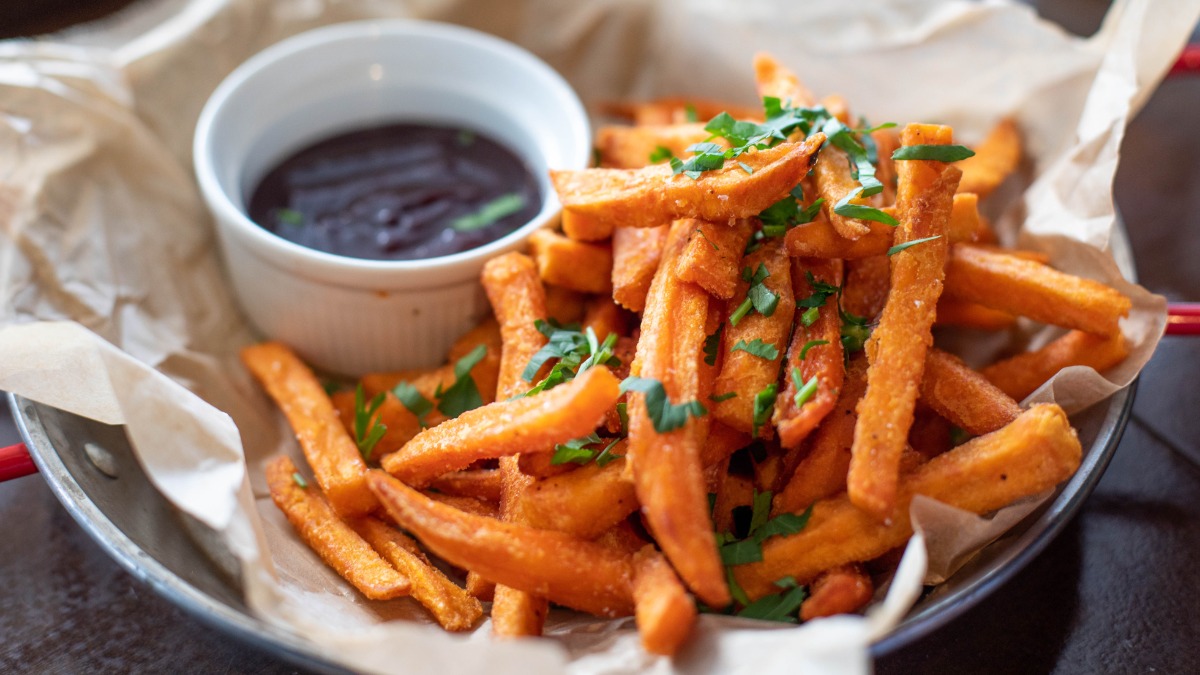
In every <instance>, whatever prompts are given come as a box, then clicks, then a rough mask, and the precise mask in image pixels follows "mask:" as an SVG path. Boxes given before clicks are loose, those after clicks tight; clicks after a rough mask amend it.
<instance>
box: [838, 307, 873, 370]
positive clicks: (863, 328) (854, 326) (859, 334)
mask: <svg viewBox="0 0 1200 675" xmlns="http://www.w3.org/2000/svg"><path fill="white" fill-rule="evenodd" d="M838 312H839V314H841V317H842V331H841V333H842V349H844V350H845V354H846V358H847V359H849V358H850V354H851V353H853V352H856V351H859V350H860V349H862V348H863V345H864V344H866V342H867V338H869V337H871V329H870V327H868V326H867V320H866V319H865V318H864V317H861V316H855V315H853V314H851V313H850V312H847V311H845V310H842V309H839V310H838Z"/></svg>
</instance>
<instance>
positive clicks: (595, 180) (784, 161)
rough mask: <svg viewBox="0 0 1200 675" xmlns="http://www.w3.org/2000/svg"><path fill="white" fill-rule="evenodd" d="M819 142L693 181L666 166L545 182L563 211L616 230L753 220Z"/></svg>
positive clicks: (784, 148)
mask: <svg viewBox="0 0 1200 675" xmlns="http://www.w3.org/2000/svg"><path fill="white" fill-rule="evenodd" d="M824 142H825V136H824V134H819V133H817V134H813V135H812V136H810V137H808V138H807V139H806V140H805V141H803V142H801V143H781V144H779V145H777V146H775V147H774V148H769V149H766V150H759V151H757V152H748V153H746V154H743V155H742V156H741V157H740V158H739V159H738V161H737V162H728V163H726V166H725V168H723V169H719V170H716V171H707V172H705V173H704V174H703V175H702V176H700V177H699V178H697V179H692V178H689V177H687V176H685V175H683V174H679V175H672V173H671V167H669V166H665V165H655V166H648V167H645V168H642V169H585V170H582V171H551V172H550V179H551V181H552V182H553V183H554V189H555V190H556V191H557V192H558V197H559V199H560V200H561V201H562V204H563V207H564V208H565V209H567V210H568V211H576V212H579V213H582V214H585V215H587V216H590V217H592V218H596V219H602V220H608V221H611V222H612V223H613V225H614V226H618V227H655V226H657V225H662V224H663V223H666V222H669V221H671V220H674V219H676V218H699V219H701V220H708V221H712V222H724V221H727V220H729V219H730V218H749V217H751V216H757V215H758V214H759V213H760V212H761V211H762V210H763V209H765V208H767V207H768V206H770V205H771V204H774V203H775V202H776V201H778V200H779V199H780V198H781V197H783V195H785V194H786V193H787V192H788V191H789V190H791V189H792V188H793V187H795V186H796V183H799V182H800V179H801V178H803V177H804V175H805V174H807V173H808V170H809V167H810V166H811V164H812V161H813V157H814V155H815V153H816V152H817V150H818V149H820V147H821V144H822V143H824ZM740 164H745V165H746V166H747V167H749V169H750V171H751V172H752V173H747V172H746V170H745V169H743V168H742V167H741V166H740Z"/></svg>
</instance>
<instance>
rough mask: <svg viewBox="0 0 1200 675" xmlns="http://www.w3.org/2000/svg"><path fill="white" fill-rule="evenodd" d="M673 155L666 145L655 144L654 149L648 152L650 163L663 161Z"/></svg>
mask: <svg viewBox="0 0 1200 675" xmlns="http://www.w3.org/2000/svg"><path fill="white" fill-rule="evenodd" d="M674 157H675V153H673V152H671V149H670V148H668V147H666V146H665V145H656V146H654V150H653V151H652V152H651V153H650V163H651V164H658V163H659V162H665V161H667V160H669V159H672V158H674Z"/></svg>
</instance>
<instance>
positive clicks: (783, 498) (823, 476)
mask: <svg viewBox="0 0 1200 675" xmlns="http://www.w3.org/2000/svg"><path fill="white" fill-rule="evenodd" d="M866 389H867V359H866V357H865V356H864V355H862V354H861V353H860V354H858V355H857V356H856V357H854V358H853V359H851V360H850V366H849V368H847V369H846V379H845V383H844V384H843V385H842V390H841V392H840V393H839V395H838V400H837V404H836V405H835V406H834V409H833V412H831V413H830V414H829V415H828V416H827V419H826V420H825V422H824V424H822V425H821V426H819V427H817V430H816V432H815V433H813V435H812V436H811V438H810V439H809V442H808V447H809V449H808V454H807V455H805V456H804V458H803V459H801V460H800V463H799V464H797V465H796V468H795V470H794V471H792V475H791V478H790V479H788V481H787V483H786V484H785V485H784V487H783V489H782V490H780V491H779V492H778V493H777V494H776V495H775V500H774V501H773V502H772V504H771V513H772V514H774V515H779V514H780V513H803V512H804V509H806V508H808V507H809V505H811V504H814V503H816V502H817V500H820V499H826V498H828V497H832V496H834V495H836V494H838V493H839V492H844V491H845V490H846V472H847V471H848V470H849V469H850V446H851V444H853V442H854V424H855V422H857V421H858V415H857V413H855V411H854V409H855V407H856V406H857V405H858V400H859V399H861V398H862V395H863V392H865V391H866Z"/></svg>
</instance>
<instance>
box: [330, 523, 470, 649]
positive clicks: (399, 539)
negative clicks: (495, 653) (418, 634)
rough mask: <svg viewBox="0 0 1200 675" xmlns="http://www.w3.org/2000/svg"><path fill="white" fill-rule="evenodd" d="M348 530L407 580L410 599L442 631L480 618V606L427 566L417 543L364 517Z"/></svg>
mask: <svg viewBox="0 0 1200 675" xmlns="http://www.w3.org/2000/svg"><path fill="white" fill-rule="evenodd" d="M349 524H350V526H351V527H352V528H354V531H355V532H357V533H358V536H360V537H362V538H363V539H365V540H366V541H367V542H368V543H369V544H371V547H372V548H374V549H375V550H376V551H378V552H379V554H380V555H381V556H383V558H384V559H385V560H387V561H388V562H389V563H391V564H392V566H393V567H395V568H396V569H397V570H399V571H400V572H401V573H402V574H403V575H404V576H405V577H407V578H408V580H409V582H410V584H411V589H410V594H411V595H412V597H413V599H415V600H416V601H417V602H419V603H421V605H422V606H424V607H425V609H427V610H429V613H430V614H432V615H433V618H434V619H436V620H437V622H438V624H440V625H441V627H442V628H445V629H446V630H453V631H461V630H467V629H469V628H470V627H471V626H473V625H474V624H475V622H476V621H478V620H479V617H480V616H482V615H483V606H482V605H480V604H479V601H478V600H476V599H475V598H473V597H471V596H469V595H467V592H466V591H464V590H463V589H462V588H460V587H459V586H458V585H457V584H455V583H454V582H453V581H450V580H449V579H447V578H446V575H444V574H442V573H441V571H439V570H438V569H437V568H436V567H434V566H433V565H431V564H430V563H429V560H428V559H427V558H426V557H425V554H424V553H422V552H421V549H420V548H418V547H417V543H416V542H415V541H413V540H412V539H410V538H409V537H408V536H407V535H405V534H404V533H402V532H400V531H399V530H397V529H395V528H393V527H390V526H388V525H386V524H384V523H383V522H382V521H380V520H379V519H377V518H372V517H370V516H367V517H366V518H358V519H355V520H352V521H351V522H350V523H349Z"/></svg>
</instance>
